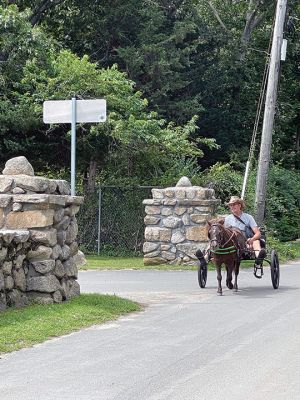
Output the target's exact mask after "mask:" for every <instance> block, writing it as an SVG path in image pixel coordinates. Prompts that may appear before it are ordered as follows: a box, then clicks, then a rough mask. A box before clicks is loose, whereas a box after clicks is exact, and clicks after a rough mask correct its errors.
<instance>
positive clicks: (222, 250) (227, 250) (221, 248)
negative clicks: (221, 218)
mask: <svg viewBox="0 0 300 400" xmlns="http://www.w3.org/2000/svg"><path fill="white" fill-rule="evenodd" d="M214 226H217V227H218V228H219V229H220V230H222V231H223V232H228V233H229V235H230V236H229V239H228V240H227V241H226V242H225V243H222V239H223V238H224V236H223V235H222V234H219V238H218V237H217V238H216V239H211V238H210V231H211V228H212V227H214ZM234 236H235V233H234V231H232V230H230V229H228V228H227V229H226V228H224V227H223V226H222V225H220V224H218V223H215V224H211V225H210V228H209V230H208V238H209V240H210V243H212V242H217V245H218V247H217V248H216V249H214V250H213V249H210V251H211V252H212V253H213V254H220V255H223V254H231V253H236V252H237V248H236V246H234V245H233V246H229V247H226V246H227V245H228V244H229V243H230V242H231V241H232V239H233V237H234Z"/></svg>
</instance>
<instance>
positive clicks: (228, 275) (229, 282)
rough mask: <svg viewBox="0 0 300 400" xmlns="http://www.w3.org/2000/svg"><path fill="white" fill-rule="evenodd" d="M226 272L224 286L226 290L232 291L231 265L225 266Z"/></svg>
mask: <svg viewBox="0 0 300 400" xmlns="http://www.w3.org/2000/svg"><path fill="white" fill-rule="evenodd" d="M226 271H227V277H226V286H227V287H228V289H233V284H232V265H231V264H226Z"/></svg>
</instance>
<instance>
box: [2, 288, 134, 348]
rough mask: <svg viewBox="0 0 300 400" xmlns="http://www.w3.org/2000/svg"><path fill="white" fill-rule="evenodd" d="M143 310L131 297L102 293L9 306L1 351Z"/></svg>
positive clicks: (4, 319)
mask: <svg viewBox="0 0 300 400" xmlns="http://www.w3.org/2000/svg"><path fill="white" fill-rule="evenodd" d="M140 309H141V307H140V306H139V305H138V304H137V303H134V302H132V301H130V300H126V299H121V298H119V297H117V296H109V295H100V294H82V295H80V296H78V297H75V298H73V299H72V300H70V301H67V302H63V303H60V304H51V305H38V304H34V305H30V306H28V307H25V308H19V309H9V310H6V311H4V312H1V313H0V353H8V352H11V351H14V350H19V349H21V348H24V347H29V346H32V345H34V344H36V343H42V342H44V341H45V340H47V339H51V338H54V337H58V336H62V335H65V334H68V333H71V332H74V331H77V330H80V329H82V328H86V327H89V326H92V325H95V324H102V323H104V322H107V321H111V320H114V319H116V318H118V317H119V316H120V315H122V314H126V313H129V312H134V311H139V310H140Z"/></svg>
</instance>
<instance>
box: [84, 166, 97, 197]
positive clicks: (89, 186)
mask: <svg viewBox="0 0 300 400" xmlns="http://www.w3.org/2000/svg"><path fill="white" fill-rule="evenodd" d="M97 167H98V166H97V161H95V160H90V164H89V170H88V174H87V180H86V185H85V192H86V193H93V192H94V191H95V185H96V176H97Z"/></svg>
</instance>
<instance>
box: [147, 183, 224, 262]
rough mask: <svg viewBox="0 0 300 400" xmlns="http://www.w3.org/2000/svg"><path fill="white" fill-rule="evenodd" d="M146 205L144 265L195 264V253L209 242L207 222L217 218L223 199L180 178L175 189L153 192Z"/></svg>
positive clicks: (155, 190)
mask: <svg viewBox="0 0 300 400" xmlns="http://www.w3.org/2000/svg"><path fill="white" fill-rule="evenodd" d="M152 196H153V199H147V200H144V201H143V204H144V205H145V212H146V216H145V219H144V221H145V225H146V228H145V243H144V246H143V252H144V264H145V265H155V264H184V263H186V264H195V263H196V257H195V252H196V251H197V250H198V249H201V250H204V249H205V247H206V245H207V242H208V239H207V234H206V229H205V224H206V221H207V220H209V219H211V218H213V217H214V216H215V211H216V207H217V206H218V205H219V204H220V200H217V199H215V197H214V190H213V189H207V188H203V187H200V186H192V185H191V182H190V181H189V179H188V178H186V177H183V178H181V179H180V180H179V181H178V183H177V185H176V187H170V188H166V189H152Z"/></svg>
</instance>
